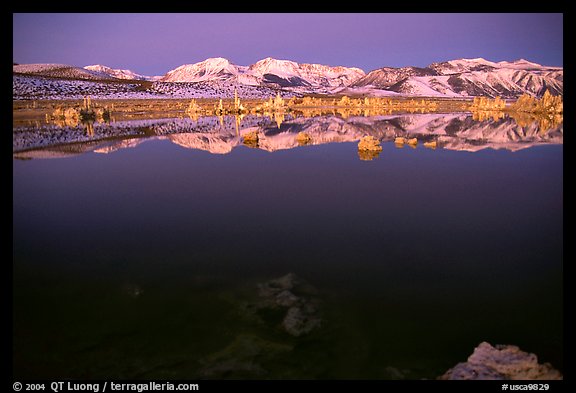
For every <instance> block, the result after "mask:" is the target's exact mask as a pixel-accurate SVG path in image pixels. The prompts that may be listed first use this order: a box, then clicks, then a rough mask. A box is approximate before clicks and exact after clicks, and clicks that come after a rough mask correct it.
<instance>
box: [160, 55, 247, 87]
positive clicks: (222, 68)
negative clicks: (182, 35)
mask: <svg viewBox="0 0 576 393" xmlns="http://www.w3.org/2000/svg"><path fill="white" fill-rule="evenodd" d="M240 72H241V68H240V67H239V66H237V65H234V64H232V63H230V62H229V61H228V60H227V59H224V58H222V57H215V58H210V59H206V60H204V61H201V62H200V63H195V64H184V65H181V66H180V67H178V68H176V69H174V70H172V71H169V72H168V73H167V74H166V75H164V76H163V77H162V78H161V79H160V81H162V82H203V81H207V80H216V79H220V80H227V79H231V78H234V76H236V75H238V74H239V73H240Z"/></svg>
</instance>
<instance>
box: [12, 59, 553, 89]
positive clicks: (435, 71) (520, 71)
mask: <svg viewBox="0 0 576 393" xmlns="http://www.w3.org/2000/svg"><path fill="white" fill-rule="evenodd" d="M13 73H14V82H13V97H14V98H16V97H25V96H27V95H28V96H30V95H31V96H34V97H41V96H53V95H56V96H60V97H61V98H65V97H64V96H65V95H66V93H65V92H66V91H68V92H71V91H74V93H73V95H75V96H76V95H79V94H90V93H89V91H90V90H91V89H92V88H87V86H86V85H82V83H81V82H87V81H94V82H98V81H117V82H118V84H121V83H126V82H125V80H134V83H137V82H136V81H137V80H147V81H150V80H152V81H154V80H156V79H158V78H159V77H146V76H143V75H139V74H136V73H134V72H133V71H130V70H115V69H112V68H110V67H107V66H102V65H94V66H87V67H85V68H78V67H73V66H69V65H65V64H23V65H13ZM30 77H40V79H39V80H36V81H31V80H30V79H25V78H30ZM22 78H24V79H22ZM41 78H48V79H52V80H54V79H61V80H62V82H64V81H66V80H69V81H70V82H71V83H72V84H74V83H77V84H79V85H78V86H76V87H74V86H72V85H70V83H68V84H64V85H66V88H65V89H59V88H58V87H57V86H55V85H54V83H52V82H49V81H47V80H45V79H41ZM74 79H76V81H71V80H74ZM563 80H564V70H563V68H562V67H548V66H542V65H540V64H536V63H533V62H530V61H527V60H524V59H520V60H516V61H513V62H508V61H500V62H492V61H489V60H486V59H483V58H476V59H457V60H450V61H446V62H441V63H432V64H430V65H429V66H428V67H424V68H421V67H401V68H393V67H383V68H380V69H377V70H374V71H371V72H369V73H368V74H366V73H364V71H362V70H361V69H359V68H354V67H332V66H327V65H321V64H306V63H297V62H294V61H290V60H278V59H273V58H271V57H267V58H265V59H262V60H260V61H258V62H256V63H254V64H252V65H250V66H239V65H235V64H232V63H231V62H230V61H229V60H227V59H225V58H222V57H217V58H210V59H206V60H204V61H202V62H199V63H195V64H185V65H182V66H180V67H178V68H176V69H174V70H172V71H170V72H168V73H167V74H166V75H164V76H163V77H161V78H160V80H159V81H157V82H155V83H154V84H153V85H152V87H150V86H142V85H134V86H132V87H130V88H127V87H122V86H112V85H110V86H109V88H110V90H115V91H117V92H120V91H121V92H122V93H124V92H128V91H131V92H132V93H133V95H134V96H138V97H139V96H142V95H144V96H147V95H148V96H149V95H153V96H158V95H163V96H169V97H174V98H176V97H178V98H186V97H190V98H192V97H194V98H198V97H222V98H225V97H229V96H230V95H233V91H234V89H235V88H237V89H238V93H239V94H240V96H241V97H246V98H248V97H250V98H256V97H267V96H269V95H275V92H276V91H277V90H278V89H282V90H284V91H290V92H291V93H292V94H296V95H300V94H311V93H312V94H340V95H342V94H346V95H350V96H361V95H370V96H393V95H414V96H428V97H470V96H490V97H496V96H500V97H502V98H517V97H519V96H521V95H522V94H525V93H528V94H530V95H532V96H538V97H540V96H542V95H543V94H544V92H545V91H549V92H550V93H552V94H553V95H562V94H563ZM92 87H94V88H95V86H92ZM143 87H144V88H143ZM43 88H46V89H48V91H47V90H44V91H42V89H43ZM51 88H52V89H53V88H56V93H55V94H52V92H50V91H49V90H50V89H51ZM106 88H107V87H106V86H105V85H103V86H99V87H98V88H96V90H97V94H105V90H106ZM86 89H88V91H87V90H86ZM240 90H242V92H240ZM29 93H32V94H29ZM71 94H72V93H71ZM112 94H114V93H112ZM242 94H245V95H242Z"/></svg>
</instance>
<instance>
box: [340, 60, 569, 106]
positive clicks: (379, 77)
mask: <svg viewBox="0 0 576 393" xmlns="http://www.w3.org/2000/svg"><path fill="white" fill-rule="evenodd" d="M563 74H564V71H563V68H562V67H547V66H542V65H540V64H536V63H532V62H530V61H527V60H524V59H520V60H517V61H513V62H507V61H501V62H498V63H495V62H492V61H488V60H485V59H483V58H476V59H459V60H451V61H446V62H441V63H432V64H430V65H429V66H428V67H425V68H416V67H402V68H391V67H384V68H380V69H378V70H374V71H372V72H370V73H368V74H367V75H366V76H365V77H363V78H361V79H359V80H357V81H356V82H354V83H353V84H352V85H351V86H350V87H351V88H354V87H371V88H374V89H383V90H388V91H393V92H397V93H402V94H408V95H423V96H452V97H458V96H491V97H496V96H501V97H503V98H516V97H518V96H520V95H522V94H524V93H528V94H531V95H534V96H542V95H543V94H544V92H545V91H546V90H548V91H550V93H552V94H554V95H562V94H563Z"/></svg>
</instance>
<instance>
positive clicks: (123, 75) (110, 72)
mask: <svg viewBox="0 0 576 393" xmlns="http://www.w3.org/2000/svg"><path fill="white" fill-rule="evenodd" d="M84 69H86V70H88V71H94V72H98V73H100V74H104V75H107V76H109V77H112V78H116V79H128V80H139V81H155V80H158V79H160V78H162V77H161V76H146V75H140V74H137V73H135V72H134V71H131V70H119V69H114V68H110V67H107V66H105V65H100V64H96V65H89V66H86V67H84Z"/></svg>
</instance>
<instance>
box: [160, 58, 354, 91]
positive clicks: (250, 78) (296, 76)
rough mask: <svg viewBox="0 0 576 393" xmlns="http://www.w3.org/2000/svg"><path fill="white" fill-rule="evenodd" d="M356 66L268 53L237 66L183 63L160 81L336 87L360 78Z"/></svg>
mask: <svg viewBox="0 0 576 393" xmlns="http://www.w3.org/2000/svg"><path fill="white" fill-rule="evenodd" d="M364 75H365V72H364V71H362V70H361V69H359V68H353V67H352V68H350V67H340V66H337V67H331V66H326V65H321V64H306V63H296V62H294V61H290V60H278V59H273V58H271V57H267V58H265V59H262V60H260V61H258V62H256V63H254V64H252V65H250V66H239V65H236V64H232V63H230V61H229V60H227V59H224V58H222V57H217V58H210V59H206V60H204V61H202V62H200V63H195V64H185V65H182V66H180V67H178V68H176V69H174V70H172V71H169V72H168V73H167V74H166V75H165V76H164V77H163V78H162V79H161V81H163V82H203V81H208V80H220V81H232V82H235V83H240V84H245V85H275V86H278V87H310V88H314V87H339V86H347V85H349V84H350V83H352V82H353V81H355V80H357V79H359V78H361V77H362V76H364Z"/></svg>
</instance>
